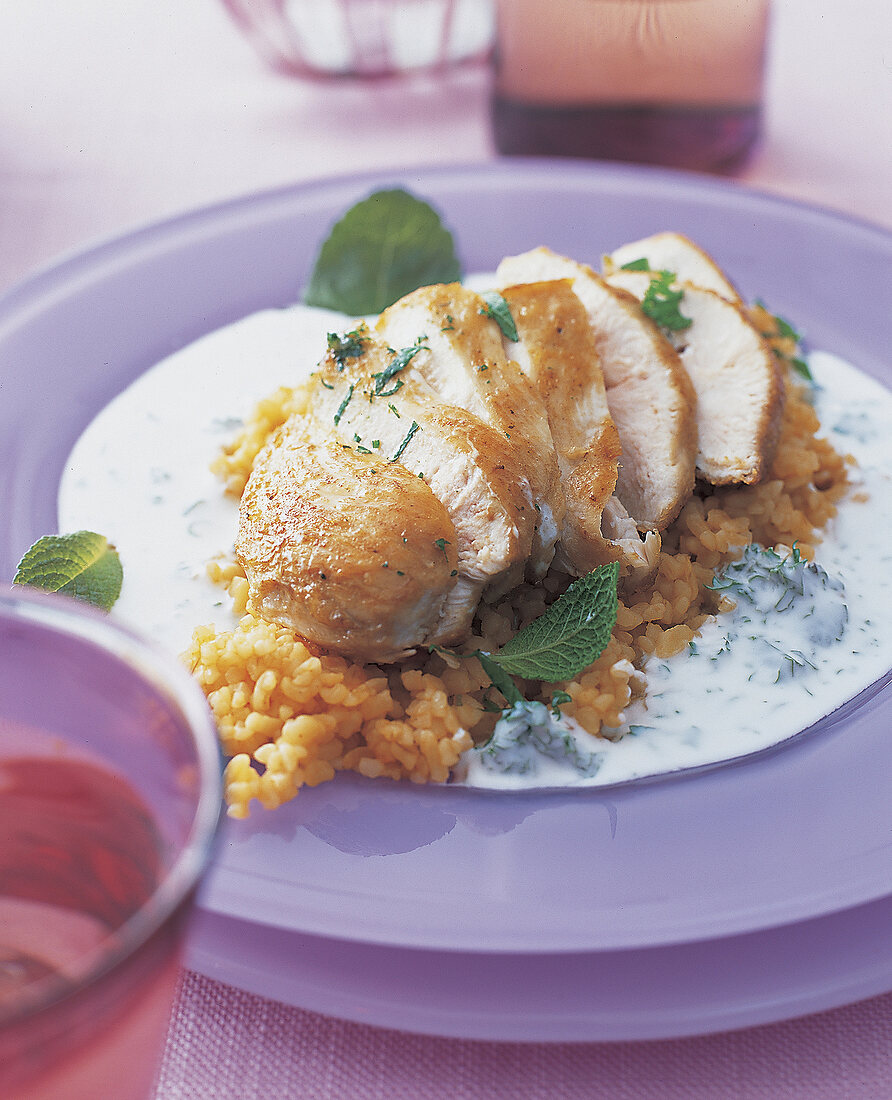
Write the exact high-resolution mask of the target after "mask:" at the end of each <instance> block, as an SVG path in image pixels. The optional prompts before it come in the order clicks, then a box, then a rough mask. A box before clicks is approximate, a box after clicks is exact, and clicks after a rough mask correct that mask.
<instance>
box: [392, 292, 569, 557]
mask: <svg viewBox="0 0 892 1100" xmlns="http://www.w3.org/2000/svg"><path fill="white" fill-rule="evenodd" d="M376 329H377V332H378V334H379V335H380V336H381V337H382V339H384V340H386V341H387V343H388V344H390V345H391V346H392V347H394V348H397V347H407V346H409V345H411V344H413V343H415V342H416V341H419V342H421V343H422V344H423V347H422V348H421V350H420V351H419V353H418V355H417V356H416V357H415V359H413V363H412V369H413V371H414V372H416V373H417V374H419V375H420V376H421V377H422V378H423V379H424V381H425V382H426V383H427V384H428V385H429V386H430V388H431V390H432V391H433V392H434V393H435V394H436V395H437V397H438V398H439V400H440V401H443V402H445V403H447V404H449V405H454V406H458V407H459V408H463V409H467V410H468V411H469V412H471V413H474V414H475V415H476V416H477V417H479V418H480V420H481V421H483V423H485V424H488V425H489V426H490V427H491V428H493V429H494V430H495V431H497V432H499V433H500V434H501V435H503V436H504V438H505V440H506V441H508V442H509V443H510V445H511V449H512V450H513V452H514V454H515V458H514V461H515V462H516V463H518V464H519V466H520V468H521V470H522V472H523V476H524V477H525V478H526V480H527V482H528V483H529V486H530V490H531V493H532V499H531V505H532V506H533V507H534V508H535V509H536V514H535V516H533V517H532V518H533V545H532V550H531V553H530V558H529V563H528V564H529V570H530V572H531V574H532V575H533V576H534V577H537V576H542V575H543V574H544V573H545V572H546V570H547V569H548V566H549V564H550V563H551V559H552V557H553V556H554V550H555V544H556V542H557V539H558V535H559V533H560V529H561V525H562V523H563V518H564V498H563V493H562V491H561V485H560V476H559V471H558V462H557V456H556V454H555V448H554V442H553V440H552V436H551V431H550V429H549V424H548V417H547V414H546V412H545V409H544V408H543V406H542V402H541V401H540V400H539V398H538V397H537V395H536V393H535V392H534V390H533V387H531V386H530V383H529V382H528V380H527V378H526V377H525V376H524V373H523V371H521V370H520V368H519V367H518V366H517V364H516V363H514V362H512V361H510V360H509V359H508V357H507V356H506V355H505V351H504V348H503V345H502V338H501V331H500V329H499V327H498V325H497V324H496V322H495V321H494V320H492V319H491V318H490V317H489V316H488V314H487V311H486V303H485V302H484V300H483V299H482V298H481V297H480V295H478V294H475V293H474V292H473V291H471V290H468V289H467V288H465V287H463V286H461V285H460V284H458V283H451V284H447V285H438V286H430V287H422V288H420V289H419V290H416V291H414V292H413V293H411V294H407V295H406V296H405V297H404V298H401V299H400V300H399V301H398V302H396V303H395V304H394V305H392V306H390V308H389V309H386V310H385V311H384V312H383V313H382V314H381V317H380V318H379V320H378V323H377V326H376Z"/></svg>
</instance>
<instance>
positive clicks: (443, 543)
mask: <svg viewBox="0 0 892 1100" xmlns="http://www.w3.org/2000/svg"><path fill="white" fill-rule="evenodd" d="M450 545H451V543H450V542H449V539H434V546H436V547H437V549H438V550H440V551H441V552H442V553H443V556H444V557H445V556H447V555H446V547H447V546H450Z"/></svg>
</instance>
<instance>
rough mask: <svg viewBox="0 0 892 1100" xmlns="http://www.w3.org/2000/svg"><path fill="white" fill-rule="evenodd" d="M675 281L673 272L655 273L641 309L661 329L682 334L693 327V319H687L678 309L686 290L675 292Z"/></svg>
mask: <svg viewBox="0 0 892 1100" xmlns="http://www.w3.org/2000/svg"><path fill="white" fill-rule="evenodd" d="M674 281H675V274H674V272H672V271H657V272H655V273H654V275H653V278H652V279H651V281H650V286H649V287H648V288H647V290H646V292H645V294H644V298H643V299H642V301H641V309H642V310H643V312H644V313H646V314H647V316H648V317H650V319H651V320H652V321H655V322H656V323H657V324H658V325H659V326H660V327H661V328H666V329H669V330H670V331H671V332H681V331H682V329H686V328H688V327H689V326H690V325H691V318H690V317H685V316H684V315H683V314H682V312H681V311H680V310H679V308H678V306H679V303H680V302H681V300H682V298H683V297H684V290H673V289H672V283H673V282H674Z"/></svg>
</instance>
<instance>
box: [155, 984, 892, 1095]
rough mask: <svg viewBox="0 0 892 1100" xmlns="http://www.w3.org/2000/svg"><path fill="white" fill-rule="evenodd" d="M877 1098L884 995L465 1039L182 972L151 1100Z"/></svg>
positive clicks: (888, 1073) (887, 1083)
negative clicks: (727, 1019)
mask: <svg viewBox="0 0 892 1100" xmlns="http://www.w3.org/2000/svg"><path fill="white" fill-rule="evenodd" d="M191 1097H196V1098H204V1097H208V1098H214V1100H230V1098H231V1100H266V1098H269V1097H275V1098H282V1100H509V1098H510V1100H590V1098H598V1097H605V1098H606V1097H609V1098H610V1100H651V1098H653V1100H806V1098H807V1100H874V1098H876V1100H889V1098H892V994H889V995H886V996H883V997H877V998H874V999H872V1000H869V1001H864V1002H862V1003H860V1004H857V1005H852V1006H849V1007H847V1008H842V1009H836V1010H835V1011H833V1012H826V1013H822V1014H819V1015H815V1016H809V1017H806V1018H804V1019H801V1020H794V1021H789V1022H786V1023H782V1024H776V1025H773V1026H771V1027H758V1028H750V1029H747V1030H745V1031H737V1032H729V1033H725V1034H721V1035H711V1036H704V1037H702V1038H695V1039H685V1040H674V1041H671V1042H650V1043H603V1044H602V1043H578V1044H575V1043H567V1044H556V1045H555V1044H526V1043H476V1042H471V1041H459V1040H454V1039H437V1038H427V1037H423V1036H417V1035H408V1034H404V1033H402V1032H397V1031H389V1030H385V1029H379V1028H374V1027H368V1026H366V1025H362V1024H354V1023H350V1022H347V1021H344V1020H335V1019H331V1018H329V1017H325V1016H319V1015H317V1014H315V1013H312V1012H305V1011H302V1010H300V1009H296V1008H290V1007H288V1006H286V1005H282V1004H278V1003H276V1002H274V1001H267V1000H265V999H263V998H262V997H257V996H254V995H253V994H250V993H243V992H241V991H240V990H236V989H232V988H230V987H229V986H225V985H221V984H220V983H218V982H214V981H212V980H210V979H208V978H204V977H202V976H200V975H198V974H195V973H191V972H186V973H185V974H184V976H183V980H182V984H181V987H180V990H179V993H178V996H177V1001H176V1004H175V1006H174V1012H173V1016H172V1019H171V1026H170V1031H169V1034H168V1037H167V1044H166V1047H165V1051H164V1059H163V1064H162V1067H161V1073H160V1078H159V1085H158V1091H157V1097H156V1100H184V1098H191Z"/></svg>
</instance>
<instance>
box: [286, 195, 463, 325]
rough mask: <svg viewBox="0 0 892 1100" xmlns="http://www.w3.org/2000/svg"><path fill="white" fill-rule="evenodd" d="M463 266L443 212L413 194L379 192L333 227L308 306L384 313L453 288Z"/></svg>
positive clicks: (321, 253) (319, 258) (307, 296)
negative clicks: (427, 292) (417, 294)
mask: <svg viewBox="0 0 892 1100" xmlns="http://www.w3.org/2000/svg"><path fill="white" fill-rule="evenodd" d="M460 278H461V265H460V264H459V261H458V257H457V255H456V252H455V243H454V241H453V239H452V234H451V233H450V232H449V230H448V229H446V228H445V226H444V225H443V223H442V221H441V220H440V216H439V215H438V214H437V212H436V211H435V210H434V209H433V208H432V207H431V206H429V205H428V204H427V203H426V202H423V201H422V200H421V199H418V198H416V197H414V196H413V195H410V194H409V193H408V192H407V191H404V190H402V189H399V188H396V189H393V190H382V191H376V192H374V193H373V194H371V195H369V196H368V198H366V199H363V200H362V201H361V202H358V203H356V204H355V205H354V206H352V207H351V208H350V209H349V210H348V211H347V212H346V213H345V214H344V215H343V217H341V218H340V220H339V221H338V222H337V223H336V224H335V225H334V226H333V227H332V229H331V232H330V233H329V235H328V238H327V239H326V240H325V242H324V243H323V245H322V247H321V249H320V251H319V255H318V256H317V259H316V262H315V265H314V267H313V272H312V275H311V277H310V282H309V285H308V287H307V290H306V293H305V295H304V301H305V302H306V303H307V304H308V305H312V306H323V307H325V308H327V309H336V310H339V311H340V312H342V313H352V314H354V315H355V316H359V315H361V314H368V313H380V312H381V311H382V310H383V309H386V308H387V306H389V305H391V304H392V303H393V302H395V301H396V300H397V299H398V298H402V297H403V295H405V294H408V293H409V292H410V291H412V290H415V289H417V288H418V287H420V286H429V285H431V284H432V283H452V282H456V281H457V280H459V279H460Z"/></svg>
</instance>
